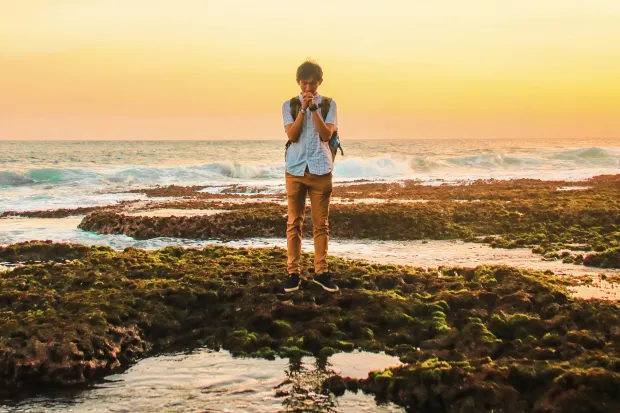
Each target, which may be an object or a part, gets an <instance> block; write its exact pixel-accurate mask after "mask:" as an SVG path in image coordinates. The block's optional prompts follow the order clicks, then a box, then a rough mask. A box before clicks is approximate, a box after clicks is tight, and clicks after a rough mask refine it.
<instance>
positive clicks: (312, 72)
mask: <svg viewBox="0 0 620 413" xmlns="http://www.w3.org/2000/svg"><path fill="white" fill-rule="evenodd" d="M310 78H312V79H313V80H317V81H319V82H322V81H323V69H321V66H319V65H318V64H317V63H315V62H313V61H312V60H306V61H305V62H303V63H302V64H301V66H299V67H298V68H297V81H298V82H299V81H300V80H307V79H310Z"/></svg>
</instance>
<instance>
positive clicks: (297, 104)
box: [284, 96, 301, 159]
mask: <svg viewBox="0 0 620 413" xmlns="http://www.w3.org/2000/svg"><path fill="white" fill-rule="evenodd" d="M289 102H290V103H289V104H290V106H291V116H292V117H293V120H295V119H296V118H297V114H298V113H299V110H300V109H301V100H299V98H298V97H297V96H295V97H292V98H291V100H290V101H289ZM291 143H293V142H291V141H286V144H285V145H284V159H286V151H288V147H289V146H291Z"/></svg>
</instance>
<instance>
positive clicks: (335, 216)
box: [80, 181, 620, 268]
mask: <svg viewBox="0 0 620 413" xmlns="http://www.w3.org/2000/svg"><path fill="white" fill-rule="evenodd" d="M604 182H607V181H604ZM486 185H489V186H492V184H486ZM502 185H505V184H503V183H502ZM533 186H534V188H536V187H537V185H533ZM610 187H611V188H612V189H609V188H610ZM610 187H607V186H601V187H600V188H599V189H600V191H599V193H598V194H597V195H592V194H589V195H584V193H585V192H587V191H563V192H560V193H559V195H557V196H552V197H551V196H550V197H546V196H540V197H536V198H527V197H526V198H519V197H517V198H513V199H512V200H511V201H510V202H506V201H498V200H485V201H479V202H466V203H464V202H460V201H457V200H441V201H439V200H434V201H428V202H424V203H415V204H403V203H382V204H352V205H344V204H334V205H332V206H331V208H330V228H331V235H332V237H336V238H341V239H363V238H365V239H379V240H417V239H435V240H442V239H462V240H466V241H478V242H484V243H488V244H490V245H491V246H492V247H497V248H523V247H528V248H532V251H533V252H535V253H538V254H540V255H542V257H543V258H544V259H549V260H554V259H561V260H563V261H564V262H566V263H574V264H585V265H590V266H598V267H605V268H620V253H619V252H618V251H619V249H620V200H619V199H620V197H616V192H617V191H616V189H615V186H610ZM604 191H607V192H604ZM556 192H557V191H556ZM526 193H528V194H529V192H526ZM188 202H189V204H188V205H192V206H194V207H196V203H197V202H200V201H196V200H194V201H188ZM178 205H179V203H178V201H177V204H176V205H175V207H178ZM209 205H210V206H216V205H220V206H227V205H222V204H215V203H212V204H209ZM230 209H233V210H231V211H229V212H225V213H221V214H217V215H213V216H189V217H174V216H173V217H136V216H125V215H122V214H116V213H110V212H97V213H93V214H91V215H89V216H87V217H85V218H84V220H83V221H82V223H81V224H80V228H82V229H84V230H87V231H93V232H97V233H102V234H125V235H129V236H132V237H135V238H140V239H146V238H154V237H162V236H167V237H182V238H193V239H212V238H224V239H226V238H249V237H274V236H282V235H283V234H284V233H285V232H286V215H287V211H286V207H285V206H282V205H278V204H274V203H265V204H262V205H261V204H260V203H256V202H253V203H251V204H248V205H243V204H239V205H237V206H236V207H235V208H230ZM310 216H311V214H310V209H309V208H307V210H306V221H305V223H304V228H303V231H304V234H305V235H306V236H311V234H312V223H311V219H310Z"/></svg>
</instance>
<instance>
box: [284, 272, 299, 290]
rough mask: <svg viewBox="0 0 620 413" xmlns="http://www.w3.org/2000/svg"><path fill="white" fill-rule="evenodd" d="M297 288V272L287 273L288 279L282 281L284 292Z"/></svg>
mask: <svg viewBox="0 0 620 413" xmlns="http://www.w3.org/2000/svg"><path fill="white" fill-rule="evenodd" d="M297 290H299V274H289V275H288V280H286V282H285V283H284V292H285V293H292V292H293V291H297Z"/></svg>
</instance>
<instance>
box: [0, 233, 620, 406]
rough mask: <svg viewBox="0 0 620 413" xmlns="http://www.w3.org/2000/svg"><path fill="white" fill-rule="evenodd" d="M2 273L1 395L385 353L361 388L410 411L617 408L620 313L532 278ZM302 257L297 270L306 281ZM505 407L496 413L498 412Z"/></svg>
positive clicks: (51, 260) (260, 259) (12, 250)
mask: <svg viewBox="0 0 620 413" xmlns="http://www.w3.org/2000/svg"><path fill="white" fill-rule="evenodd" d="M0 257H2V260H4V261H13V262H14V261H29V260H33V259H35V258H37V260H45V261H46V262H42V263H32V262H30V263H28V262H26V264H25V265H24V266H22V267H18V268H15V269H13V270H12V271H7V272H3V273H0V389H2V390H1V391H2V392H3V396H5V397H6V396H8V395H10V394H13V395H14V394H16V393H17V392H19V391H22V390H25V389H27V388H33V386H43V387H49V386H79V385H84V384H88V383H92V382H94V381H95V380H97V379H98V378H100V377H102V376H104V375H106V374H109V373H110V372H113V371H117V370H118V369H123V368H126V367H127V366H129V365H130V364H131V363H132V362H134V361H136V360H137V359H138V358H140V357H143V356H146V355H150V354H154V353H156V352H159V351H165V350H166V349H169V348H171V347H173V346H186V347H190V348H192V347H197V346H208V347H211V348H219V347H223V348H224V349H227V350H229V351H231V352H232V353H233V354H234V355H235V356H237V357H261V358H274V357H277V356H280V357H290V358H299V357H301V356H305V355H316V356H318V357H327V356H329V355H331V354H333V353H334V352H339V351H351V350H352V349H364V350H369V351H386V352H387V353H389V354H393V355H396V356H398V357H400V359H401V360H402V361H403V362H405V363H407V365H406V366H403V367H400V368H395V369H392V370H387V371H384V372H375V373H371V374H370V375H369V377H368V378H367V379H365V380H361V381H357V380H351V379H347V378H338V377H334V378H331V379H329V380H328V381H327V382H326V383H325V386H328V387H329V388H332V389H333V390H334V391H336V392H342V391H344V390H345V389H351V390H355V389H362V390H365V391H370V392H372V393H374V394H376V395H377V396H378V397H379V399H381V398H383V399H386V400H392V401H394V402H396V403H398V404H400V405H402V406H409V409H410V411H416V410H415V409H426V410H425V411H429V412H464V411H472V412H473V411H476V412H489V413H490V412H493V411H506V412H513V411H514V412H516V411H522V412H530V411H532V412H534V411H535V412H581V411H592V412H598V411H601V412H602V411H616V410H617V409H618V407H620V392H619V391H618V390H620V358H619V357H620V305H619V304H618V303H617V302H605V301H598V300H576V299H571V298H570V295H569V294H568V292H567V289H566V282H564V281H562V280H560V279H557V278H556V277H554V276H552V275H550V274H546V273H542V272H536V271H525V270H519V269H515V268H509V267H503V266H496V267H489V266H480V267H477V268H444V269H443V272H442V274H441V276H440V275H438V273H437V272H436V271H427V270H425V269H422V268H413V267H401V266H391V265H376V264H368V263H365V262H357V261H345V260H342V259H336V258H330V259H329V260H330V262H329V264H330V267H331V268H332V269H333V270H334V272H335V273H336V274H338V283H339V284H340V287H341V289H342V291H341V293H339V294H329V293H326V292H324V291H323V290H321V289H319V288H315V287H314V286H313V285H312V284H311V283H304V285H303V288H302V290H300V291H299V292H296V293H294V294H282V293H281V292H280V283H281V281H282V275H283V274H284V273H285V263H286V252H285V251H284V250H282V249H277V248H268V249H232V248H227V247H207V248H204V249H202V250H198V249H183V248H177V247H169V248H164V249H162V250H157V251H143V250H136V249H132V248H128V249H126V250H124V251H114V250H112V249H109V248H106V247H91V248H87V247H83V246H79V245H70V244H53V243H40V242H39V243H38V242H32V243H24V244H20V245H13V246H9V247H5V248H0ZM312 259H313V257H312V255H308V254H304V255H303V260H302V261H303V263H302V264H303V271H304V272H305V273H310V274H311V273H312ZM502 409H503V410H502Z"/></svg>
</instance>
